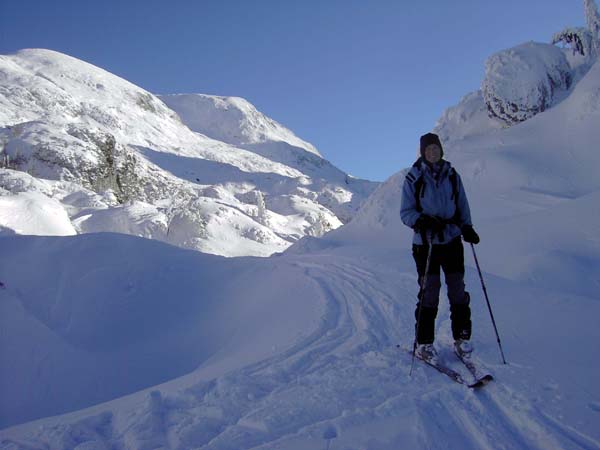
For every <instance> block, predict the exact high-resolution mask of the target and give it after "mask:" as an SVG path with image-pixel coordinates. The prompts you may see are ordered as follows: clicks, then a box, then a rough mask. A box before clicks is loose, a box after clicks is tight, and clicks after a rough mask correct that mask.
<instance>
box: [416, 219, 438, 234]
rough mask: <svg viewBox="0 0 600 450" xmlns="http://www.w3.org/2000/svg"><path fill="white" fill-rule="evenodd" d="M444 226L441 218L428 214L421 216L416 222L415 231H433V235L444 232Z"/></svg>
mask: <svg viewBox="0 0 600 450" xmlns="http://www.w3.org/2000/svg"><path fill="white" fill-rule="evenodd" d="M444 226H445V224H444V222H442V221H441V220H440V219H439V218H437V217H435V216H428V215H427V214H421V215H420V216H419V218H418V219H417V221H416V222H415V230H417V231H419V232H425V231H431V232H432V233H433V234H435V233H439V232H440V231H442V230H443V229H444Z"/></svg>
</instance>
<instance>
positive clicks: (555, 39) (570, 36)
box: [552, 27, 592, 57]
mask: <svg viewBox="0 0 600 450" xmlns="http://www.w3.org/2000/svg"><path fill="white" fill-rule="evenodd" d="M559 42H563V43H565V44H567V45H569V46H570V47H571V48H572V49H573V52H575V53H578V54H580V55H582V56H586V57H587V56H590V55H591V53H592V34H591V33H590V32H589V30H587V29H585V28H582V27H575V28H572V27H568V28H565V29H564V30H562V31H561V32H559V33H555V34H554V36H552V43H553V44H558V43H559Z"/></svg>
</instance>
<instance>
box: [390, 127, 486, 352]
mask: <svg viewBox="0 0 600 450" xmlns="http://www.w3.org/2000/svg"><path fill="white" fill-rule="evenodd" d="M420 152H421V157H420V158H419V159H418V160H417V161H416V162H415V163H414V164H413V166H412V168H411V169H410V171H409V172H408V174H407V175H406V178H405V180H404V186H403V188H402V206H401V207H400V217H401V219H402V222H403V223H404V224H405V225H407V226H408V227H410V228H412V229H413V230H414V231H415V233H414V238H413V247H412V252H413V257H414V260H415V263H416V266H417V273H418V276H419V288H420V290H419V297H418V299H419V301H418V303H417V308H416V310H415V319H416V321H417V322H416V325H415V344H416V345H417V347H416V352H417V353H418V356H420V357H421V358H423V359H431V358H435V357H436V351H435V348H434V346H433V342H434V338H435V335H434V333H435V318H436V316H437V312H438V304H439V295H440V288H441V276H440V268H441V269H442V270H443V271H444V278H445V282H446V286H447V289H448V299H449V300H450V320H451V322H452V336H453V338H454V341H455V342H454V346H455V351H456V352H457V353H460V354H465V353H470V352H471V351H472V347H471V345H470V343H469V339H470V338H471V309H470V307H469V302H470V297H469V293H468V292H466V291H465V282H464V274H465V266H464V249H463V244H462V241H461V236H462V237H463V239H464V240H465V242H468V243H472V244H477V243H479V236H478V235H477V233H476V232H475V230H474V229H473V224H472V223H471V213H470V209H469V203H468V201H467V196H466V194H465V190H464V187H463V184H462V181H461V179H460V176H459V175H458V173H457V172H456V170H455V169H454V168H453V167H452V166H451V164H450V163H449V162H448V161H446V160H444V159H443V156H444V151H443V148H442V143H441V142H440V139H439V137H438V136H437V135H436V134H433V133H427V134H425V135H423V136H421V140H420ZM429 245H432V249H431V258H430V262H429V270H428V273H427V276H426V277H425V270H426V265H427V257H428V254H429ZM423 280H426V281H425V285H424V286H423Z"/></svg>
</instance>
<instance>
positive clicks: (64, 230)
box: [0, 192, 77, 236]
mask: <svg viewBox="0 0 600 450" xmlns="http://www.w3.org/2000/svg"><path fill="white" fill-rule="evenodd" d="M2 234H33V235H41V236H70V235H73V234H77V232H76V231H75V228H73V225H72V224H71V221H70V219H69V216H68V214H67V212H66V211H65V209H64V208H63V207H62V205H61V204H60V203H59V202H58V201H57V200H54V199H52V198H49V197H46V196H45V195H43V194H40V193H37V192H22V193H20V194H17V195H7V196H2V197H0V235H2Z"/></svg>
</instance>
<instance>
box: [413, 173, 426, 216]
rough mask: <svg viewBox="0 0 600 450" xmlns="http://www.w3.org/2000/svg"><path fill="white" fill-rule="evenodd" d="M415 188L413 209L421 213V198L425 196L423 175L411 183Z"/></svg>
mask: <svg viewBox="0 0 600 450" xmlns="http://www.w3.org/2000/svg"><path fill="white" fill-rule="evenodd" d="M413 184H414V186H415V209H416V210H417V212H420V213H421V212H423V207H422V206H421V197H423V195H425V180H424V179H423V174H421V175H419V178H417V180H416V181H415V182H414V183H413Z"/></svg>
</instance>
